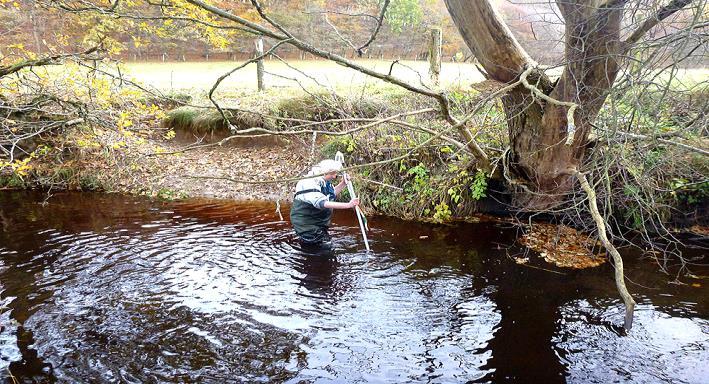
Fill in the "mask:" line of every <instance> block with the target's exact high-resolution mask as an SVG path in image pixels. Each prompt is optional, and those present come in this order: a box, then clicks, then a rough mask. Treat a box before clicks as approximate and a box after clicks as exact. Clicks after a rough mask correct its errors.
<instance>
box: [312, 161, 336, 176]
mask: <svg viewBox="0 0 709 384" xmlns="http://www.w3.org/2000/svg"><path fill="white" fill-rule="evenodd" d="M340 169H342V163H341V162H339V161H337V160H331V159H325V160H323V161H321V162H319V163H318V164H317V165H315V166H314V167H313V169H311V170H310V173H309V174H310V175H322V174H325V173H330V172H338V171H339V170H340Z"/></svg>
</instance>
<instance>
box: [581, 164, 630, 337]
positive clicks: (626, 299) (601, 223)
mask: <svg viewBox="0 0 709 384" xmlns="http://www.w3.org/2000/svg"><path fill="white" fill-rule="evenodd" d="M574 173H575V175H576V178H578V180H579V182H580V183H581V187H582V188H583V190H584V191H585V192H586V195H587V196H588V205H589V209H590V210H591V216H592V217H593V220H594V221H595V222H596V228H597V230H598V237H599V239H600V240H601V243H603V247H605V248H606V250H607V251H608V253H610V254H611V257H612V258H613V264H614V266H615V285H616V288H617V289H618V293H620V297H621V298H622V299H623V303H625V322H624V327H625V330H626V331H629V330H630V329H631V328H632V327H633V311H634V310H635V300H633V297H632V296H631V295H630V292H628V288H627V287H626V286H625V276H624V274H623V258H622V257H621V256H620V253H619V252H618V250H617V249H616V248H615V246H614V245H613V243H611V242H610V240H608V236H607V235H606V222H605V220H604V219H603V216H601V213H600V212H599V211H598V203H597V202H596V192H595V191H594V190H593V188H592V187H591V185H590V184H589V183H588V179H586V175H584V174H583V173H581V172H579V171H578V170H575V171H574Z"/></svg>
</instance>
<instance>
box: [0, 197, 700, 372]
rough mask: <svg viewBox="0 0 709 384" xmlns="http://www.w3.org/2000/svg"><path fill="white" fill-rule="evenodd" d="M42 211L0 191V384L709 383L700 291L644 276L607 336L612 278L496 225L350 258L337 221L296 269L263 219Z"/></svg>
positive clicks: (392, 226)
mask: <svg viewBox="0 0 709 384" xmlns="http://www.w3.org/2000/svg"><path fill="white" fill-rule="evenodd" d="M43 200H44V196H43V195H41V194H28V193H19V192H0V224H1V225H2V226H1V227H0V229H1V231H0V380H4V381H6V382H13V381H12V380H13V379H11V378H10V374H12V376H14V378H15V380H17V381H18V382H21V383H29V382H72V383H73V382H91V383H103V382H105V383H113V382H121V383H158V382H181V383H184V382H194V383H197V382H199V383H222V382H288V383H300V382H318V383H329V382H373V383H403V382H432V383H458V382H466V381H477V382H536V383H559V382H572V383H587V382H596V383H609V382H640V383H643V382H647V383H655V382H673V383H707V382H709V363H708V362H709V302H708V300H707V299H708V295H707V290H706V289H705V288H703V287H693V286H688V285H684V286H681V285H674V284H668V283H667V281H668V278H667V276H666V275H663V274H661V273H659V272H657V267H656V266H655V265H653V264H652V262H650V261H648V260H642V259H637V258H633V257H627V259H628V260H627V264H628V266H627V269H628V271H627V274H628V277H629V278H630V279H631V280H632V281H633V282H634V283H636V284H630V290H631V291H632V292H633V294H634V295H635V298H636V300H637V301H638V306H637V311H636V320H635V327H634V329H633V330H632V332H631V333H630V334H629V335H628V336H622V335H621V334H620V332H619V330H618V325H619V324H621V322H622V315H623V307H622V303H621V302H620V301H619V299H618V297H617V294H616V292H615V288H614V285H613V280H612V270H611V267H610V266H608V265H605V266H602V267H599V268H596V269H592V270H584V271H561V272H562V274H559V273H552V272H548V271H544V270H541V269H536V268H532V267H529V266H522V265H518V264H516V263H515V262H514V261H513V260H511V259H510V256H509V255H515V254H516V253H519V252H521V249H520V248H519V247H518V246H517V245H515V241H514V239H515V236H516V231H515V230H514V229H512V228H507V227H506V226H505V225H504V224H495V223H481V224H461V225H457V226H452V227H444V226H432V225H425V224H412V223H408V222H402V221H398V220H393V219H385V218H378V217H375V218H371V219H370V225H371V227H372V232H371V233H370V238H371V241H372V244H371V245H372V250H373V252H371V253H365V252H363V249H364V247H363V244H362V243H361V240H360V238H359V237H358V228H357V227H356V223H355V222H354V221H353V218H352V215H351V214H350V213H349V212H337V213H336V218H335V223H334V227H333V235H334V237H335V239H336V240H335V246H336V250H335V253H334V255H331V256H328V255H319V256H313V255H307V254H304V253H302V252H301V251H299V250H298V249H297V248H295V247H294V244H295V243H294V241H293V240H294V239H293V235H292V234H291V230H290V226H289V224H288V223H287V222H280V221H278V218H277V215H276V214H275V213H274V206H273V205H272V204H258V203H245V204H231V203H224V202H210V201H192V202H180V203H160V202H149V201H145V200H142V199H136V198H130V197H123V196H115V195H100V194H57V195H55V196H53V197H51V198H50V199H48V200H47V201H46V202H43ZM284 212H287V210H286V209H284ZM421 236H427V238H420V237H421ZM695 253H696V252H695ZM532 264H533V266H538V267H543V268H551V267H549V266H547V265H545V264H543V262H539V261H534V260H533V261H532ZM707 272H708V271H706V270H704V271H698V274H702V273H703V274H704V275H707V274H709V273H707ZM698 282H699V283H702V284H703V283H704V280H698ZM638 284H639V285H638Z"/></svg>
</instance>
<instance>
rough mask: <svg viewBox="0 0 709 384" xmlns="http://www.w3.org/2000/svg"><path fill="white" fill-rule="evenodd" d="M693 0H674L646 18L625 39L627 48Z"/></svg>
mask: <svg viewBox="0 0 709 384" xmlns="http://www.w3.org/2000/svg"><path fill="white" fill-rule="evenodd" d="M692 1H693V0H673V1H671V2H670V3H669V4H667V5H665V6H664V7H662V8H660V10H659V11H657V13H656V14H655V15H653V16H652V17H650V18H648V19H647V20H645V21H644V22H643V23H642V24H640V26H639V27H638V29H636V30H635V31H634V32H633V33H632V34H631V35H630V36H629V37H628V38H627V39H625V41H623V46H624V47H625V50H627V49H628V48H629V47H631V46H632V45H633V44H635V43H637V42H638V40H640V38H641V37H643V35H645V34H646V33H647V32H648V31H649V30H651V29H652V28H653V27H655V26H656V25H657V24H659V23H660V22H661V21H662V20H664V19H666V18H668V17H670V16H672V15H673V14H674V13H675V12H677V11H679V10H681V9H682V8H684V7H686V6H687V5H689V4H690V3H691V2H692Z"/></svg>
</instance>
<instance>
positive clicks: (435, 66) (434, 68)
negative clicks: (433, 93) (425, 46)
mask: <svg viewBox="0 0 709 384" xmlns="http://www.w3.org/2000/svg"><path fill="white" fill-rule="evenodd" d="M442 35H443V32H442V31H441V28H437V27H436V28H431V45H430V48H429V49H430V51H429V55H428V60H429V71H428V73H429V75H430V76H431V83H433V85H435V86H438V85H439V84H440V77H441V40H442V39H443V36H442Z"/></svg>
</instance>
